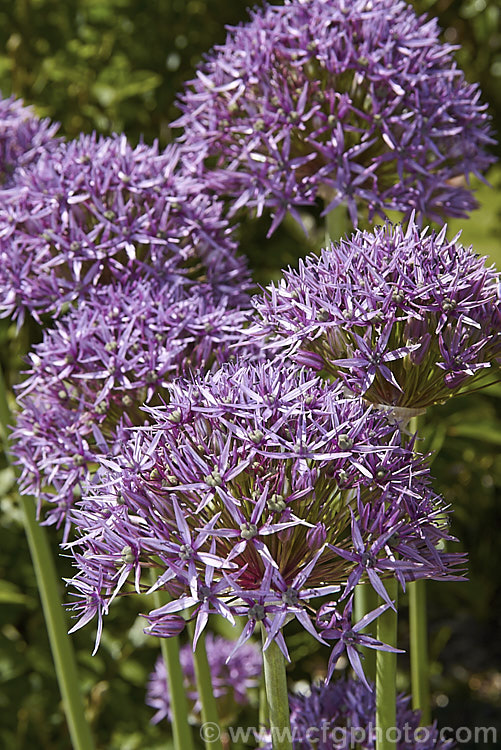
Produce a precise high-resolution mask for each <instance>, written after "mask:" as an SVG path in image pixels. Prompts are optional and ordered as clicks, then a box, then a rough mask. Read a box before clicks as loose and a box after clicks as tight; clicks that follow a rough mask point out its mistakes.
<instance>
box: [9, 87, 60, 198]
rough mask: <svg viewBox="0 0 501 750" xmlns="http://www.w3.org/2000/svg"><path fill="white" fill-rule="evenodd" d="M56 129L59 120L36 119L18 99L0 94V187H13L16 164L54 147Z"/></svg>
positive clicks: (26, 161)
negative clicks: (3, 97)
mask: <svg viewBox="0 0 501 750" xmlns="http://www.w3.org/2000/svg"><path fill="white" fill-rule="evenodd" d="M58 128H59V125H58V123H51V122H50V120H41V119H40V118H38V117H37V116H36V115H35V113H34V112H33V110H32V108H31V107H25V106H24V104H23V102H22V100H21V99H16V98H15V97H13V96H10V97H9V98H8V99H2V98H1V94H0V188H2V189H5V188H10V187H12V185H13V183H14V173H15V172H16V170H17V169H18V168H19V167H25V166H28V165H29V164H30V163H32V162H34V161H36V160H37V159H38V158H39V157H40V155H41V154H42V153H43V152H44V151H45V150H51V149H53V148H54V147H55V145H56V144H57V142H58V141H56V140H55V138H54V136H55V134H56V132H57V130H58Z"/></svg>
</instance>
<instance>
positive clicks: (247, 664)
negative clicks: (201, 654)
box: [146, 633, 262, 724]
mask: <svg viewBox="0 0 501 750" xmlns="http://www.w3.org/2000/svg"><path fill="white" fill-rule="evenodd" d="M205 645H206V649H207V659H208V661H209V668H210V674H211V680H212V688H213V691H214V697H215V698H216V701H217V705H218V715H219V718H220V720H221V721H222V722H223V723H227V722H228V721H231V720H232V719H233V718H234V717H235V714H236V713H237V711H238V706H245V705H247V704H248V703H249V691H250V690H253V689H254V688H256V687H258V685H259V677H260V675H261V669H262V658H261V651H260V649H259V648H258V647H257V646H255V645H254V644H253V643H246V644H245V645H244V646H242V648H241V649H239V650H238V651H237V652H236V653H234V647H235V644H234V642H233V641H229V640H227V639H226V638H223V637H222V636H220V635H213V634H212V633H207V638H206V641H205ZM180 662H181V667H182V670H183V674H184V685H183V687H184V690H185V692H186V694H187V696H188V698H189V700H190V702H191V712H192V714H194V715H195V716H197V718H198V715H199V714H200V704H199V700H198V692H197V688H196V680H195V669H194V665H193V651H192V649H191V645H189V644H186V645H185V646H182V647H181V651H180ZM176 687H177V688H178V689H179V688H180V686H176ZM146 703H147V705H148V706H151V707H152V708H155V709H156V713H155V715H154V716H153V719H152V722H153V723H154V724H157V723H158V722H159V721H162V719H168V720H171V711H170V696H169V685H168V683H167V675H166V671H165V662H164V660H163V659H162V658H159V659H158V660H157V662H156V665H155V670H154V672H153V673H152V674H151V675H150V680H149V682H148V689H147V694H146Z"/></svg>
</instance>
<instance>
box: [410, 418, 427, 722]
mask: <svg viewBox="0 0 501 750" xmlns="http://www.w3.org/2000/svg"><path fill="white" fill-rule="evenodd" d="M418 429H419V419H418V417H413V419H411V421H410V431H411V433H413V434H414V433H417V432H418ZM408 591H409V631H410V657H411V685H412V708H413V709H415V710H419V711H421V724H422V725H423V726H428V724H430V722H431V709H430V684H429V666H428V630H427V618H426V581H424V580H421V581H412V582H411V583H409V585H408Z"/></svg>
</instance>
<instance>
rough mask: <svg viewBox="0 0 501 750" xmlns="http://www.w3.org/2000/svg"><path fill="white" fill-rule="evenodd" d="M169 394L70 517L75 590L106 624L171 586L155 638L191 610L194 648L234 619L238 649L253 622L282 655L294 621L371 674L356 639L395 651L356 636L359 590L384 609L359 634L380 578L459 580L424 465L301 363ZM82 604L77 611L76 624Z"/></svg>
mask: <svg viewBox="0 0 501 750" xmlns="http://www.w3.org/2000/svg"><path fill="white" fill-rule="evenodd" d="M279 365H280V366H279ZM166 390H167V392H168V405H165V406H159V407H152V408H149V409H148V414H149V418H150V425H151V426H147V427H144V428H140V429H137V430H133V431H131V435H132V436H131V438H130V440H129V441H128V442H127V443H125V444H124V445H123V446H122V448H121V451H120V455H119V456H116V457H113V458H108V457H106V458H102V459H101V461H100V463H101V467H102V469H101V472H100V475H99V479H100V486H98V485H97V483H96V485H95V486H94V487H93V488H91V491H90V492H89V493H88V495H87V496H86V497H85V498H84V500H83V501H82V502H81V503H79V504H78V505H77V507H75V508H74V509H73V511H72V514H71V515H72V519H73V521H74V523H75V526H76V527H77V528H78V531H79V534H80V537H81V538H80V539H77V540H76V541H75V542H73V543H72V544H71V545H70V549H71V550H72V554H73V557H74V561H75V565H76V567H77V573H76V576H75V579H74V580H75V583H76V584H77V587H76V588H77V590H78V587H79V586H80V587H82V586H85V587H88V588H89V589H90V590H92V591H93V597H94V598H93V599H92V601H93V602H96V601H98V602H99V613H98V615H99V616H102V615H103V614H105V613H106V612H107V611H108V609H109V606H110V603H111V602H112V601H113V599H114V598H115V597H116V596H119V595H127V594H128V593H133V592H136V593H142V592H145V591H146V590H149V589H150V586H151V590H154V589H156V588H165V589H167V591H168V592H169V594H170V597H171V601H170V602H169V603H168V604H166V605H164V606H163V607H160V608H158V609H156V610H153V611H150V612H149V613H148V614H147V615H146V617H147V620H148V622H149V625H148V627H147V628H146V632H148V633H150V634H152V635H156V636H160V637H168V636H169V635H170V634H171V632H172V626H173V621H172V618H173V617H174V616H175V615H178V614H179V613H180V612H186V613H189V616H190V617H191V618H193V619H194V620H195V621H196V625H195V642H196V639H197V638H198V636H199V634H200V633H201V632H202V631H203V629H204V627H205V625H206V623H207V620H208V617H209V614H220V615H222V616H224V617H225V618H226V619H228V621H229V622H230V623H233V622H234V616H235V615H241V616H245V617H246V618H247V624H246V625H245V627H244V629H243V631H242V634H241V636H240V638H239V640H238V642H237V645H236V648H238V646H240V645H241V644H242V643H244V642H245V641H246V640H247V639H248V638H250V636H251V635H252V633H253V632H254V630H255V628H256V625H257V624H258V623H259V622H260V623H261V625H262V626H263V627H264V629H265V631H266V633H267V636H268V637H267V641H266V645H265V647H267V645H268V644H269V643H270V641H271V640H273V639H275V640H276V641H277V643H278V645H279V646H280V648H281V649H282V650H283V652H284V654H285V655H287V649H286V646H285V641H284V638H283V635H282V632H281V630H282V628H283V626H284V625H285V624H286V623H287V622H288V621H289V620H290V619H293V618H296V619H297V620H298V621H299V622H300V624H301V625H302V626H303V627H304V628H305V629H306V630H307V631H308V632H309V633H310V634H311V635H313V636H314V637H316V638H318V639H319V640H320V641H321V642H322V643H326V642H327V641H331V642H336V643H341V645H342V648H341V649H339V648H338V650H337V651H336V654H339V653H341V651H342V650H344V648H346V650H347V654H348V656H349V657H350V658H351V661H352V664H353V666H354V668H355V669H356V670H357V672H358V673H359V674H360V675H361V676H362V679H363V672H362V669H361V665H360V659H359V655H358V650H357V648H356V646H357V644H358V643H360V644H362V645H368V646H370V647H375V648H386V649H390V647H386V646H385V645H384V644H381V643H380V642H379V641H376V640H375V639H374V638H370V637H369V636H366V635H364V634H362V633H359V632H358V631H353V626H352V623H351V605H352V600H353V592H354V588H355V586H356V585H357V584H358V583H359V582H365V584H366V585H371V586H372V587H373V588H374V589H375V590H376V591H377V592H378V593H380V594H381V595H382V596H383V597H384V599H385V601H384V603H383V604H382V606H381V607H379V608H378V610H376V611H375V612H374V613H370V614H369V615H367V621H366V622H362V624H360V623H358V625H359V626H360V627H359V630H361V629H362V628H363V627H365V624H369V623H370V622H371V621H372V620H373V619H375V617H377V616H378V615H379V614H381V612H382V611H384V610H385V609H387V608H388V607H393V606H394V605H393V602H392V601H391V600H390V599H389V598H388V594H387V593H386V591H385V589H384V586H383V584H382V582H381V581H382V579H385V578H388V577H392V576H393V577H395V578H396V579H397V580H398V581H399V582H400V583H401V585H402V586H405V583H406V581H408V580H412V579H415V578H422V577H426V578H428V577H429V578H436V579H448V580H451V579H453V580H457V578H458V576H459V575H460V573H461V570H460V567H461V565H462V563H463V557H462V556H461V555H457V554H452V553H446V552H444V551H443V549H442V547H441V545H440V542H441V540H443V539H448V538H450V537H449V535H448V532H447V521H446V517H447V509H446V508H445V506H444V505H443V503H442V501H441V500H440V498H438V497H437V496H436V495H435V494H434V493H433V491H432V490H431V487H430V483H429V471H428V468H427V466H426V464H425V462H424V461H423V458H422V457H421V456H418V455H416V454H415V453H414V452H413V445H412V442H411V443H410V444H408V445H403V444H402V436H401V434H400V431H399V428H398V427H396V426H395V425H394V424H391V423H390V422H389V421H388V420H387V419H386V417H385V416H382V415H380V414H377V413H376V412H375V410H374V409H373V408H372V407H370V406H367V405H366V404H364V402H362V400H360V399H356V398H342V386H340V385H339V384H330V383H326V382H325V381H323V380H322V379H320V378H318V377H317V376H316V375H314V374H312V373H309V372H308V371H306V370H304V369H299V368H297V367H291V368H287V367H286V366H285V365H282V364H281V363H277V362H274V361H270V362H267V363H262V364H256V365H249V366H247V367H246V366H243V365H241V364H234V365H225V366H223V367H222V368H221V369H219V370H218V371H216V372H215V373H213V374H212V373H210V374H208V375H206V376H204V377H200V376H199V377H195V376H193V378H192V379H189V380H187V379H180V380H178V381H175V382H174V383H170V384H168V385H167V387H166ZM312 530H313V532H312ZM124 550H125V552H124ZM152 579H153V581H154V583H153V586H152ZM76 595H77V596H78V593H76ZM333 595H335V600H334V601H333V602H331V603H330V605H329V606H327V605H326V604H325V603H324V604H323V605H322V608H321V609H320V610H319V611H317V608H316V607H315V604H314V603H315V599H318V598H319V597H322V596H326V597H332V596H333ZM89 606H90V605H89V604H88V603H87V600H85V599H84V598H83V597H82V598H81V600H79V601H77V602H76V603H75V604H74V605H73V608H74V610H75V611H76V613H77V615H78V616H79V617H80V618H81V619H80V621H79V622H81V623H82V624H84V623H85V622H87V621H88V619H89V615H88V613H89ZM93 606H94V605H93ZM79 622H77V624H76V626H75V627H78V626H79ZM355 627H357V626H355ZM390 650H391V649H390ZM332 669H334V665H333V666H332Z"/></svg>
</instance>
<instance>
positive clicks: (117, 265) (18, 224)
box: [0, 135, 249, 322]
mask: <svg viewBox="0 0 501 750" xmlns="http://www.w3.org/2000/svg"><path fill="white" fill-rule="evenodd" d="M178 162H179V150H178V148H177V147H175V146H172V147H169V148H168V149H166V150H165V151H163V152H159V150H158V148H157V147H156V146H146V145H144V144H140V145H139V146H137V147H136V148H133V147H132V146H131V145H130V144H129V143H128V142H127V139H126V138H125V136H123V135H121V136H112V137H107V138H104V137H100V138H97V137H96V136H95V135H90V136H89V135H82V136H80V138H78V139H77V140H75V141H71V142H68V143H63V144H61V145H60V146H59V147H58V148H57V149H56V150H54V151H52V152H50V153H47V154H44V155H43V156H42V157H40V158H39V160H38V161H37V162H36V164H35V165H34V166H33V167H32V168H31V169H27V170H23V173H22V174H21V175H19V177H18V179H17V180H16V189H15V190H12V191H10V195H9V196H8V198H7V199H6V200H5V201H3V202H2V205H1V206H0V261H1V263H0V313H3V315H10V314H12V315H14V317H16V318H17V319H18V321H20V322H21V321H22V319H23V316H24V314H25V311H26V310H30V311H31V312H32V313H33V315H34V316H35V317H37V318H38V317H39V315H41V314H42V313H47V312H50V313H54V312H56V313H58V312H60V311H61V309H62V307H63V305H64V303H66V302H71V301H73V300H75V299H78V298H81V297H84V296H86V295H88V294H89V292H90V290H91V289H93V288H95V287H96V286H97V285H102V284H109V283H115V282H120V283H127V282H128V281H130V280H131V279H133V278H135V277H137V276H141V277H142V278H146V277H152V278H156V277H158V275H161V276H162V278H163V279H164V281H165V282H169V281H170V282H171V283H175V284H179V283H180V282H181V281H183V282H184V284H185V285H186V287H189V285H190V284H192V283H195V282H197V283H198V282H200V281H203V282H206V283H208V284H210V286H211V287H212V288H213V293H214V295H215V297H216V299H222V298H225V297H228V298H229V299H231V300H232V304H233V305H234V306H235V305H236V304H239V303H240V301H241V299H242V293H243V290H244V288H245V285H247V286H248V285H249V277H248V273H247V270H246V267H245V263H244V260H243V259H242V258H237V256H236V252H235V242H234V241H233V240H232V237H231V231H230V229H229V227H228V224H227V222H226V220H224V219H223V217H222V215H221V213H222V207H221V204H220V203H218V202H217V201H216V200H215V199H214V198H213V197H209V196H208V195H207V191H205V190H204V188H203V185H201V183H200V181H199V180H197V179H193V178H191V177H188V176H186V175H182V174H181V171H180V169H179V168H178Z"/></svg>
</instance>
